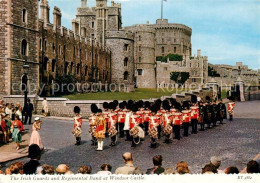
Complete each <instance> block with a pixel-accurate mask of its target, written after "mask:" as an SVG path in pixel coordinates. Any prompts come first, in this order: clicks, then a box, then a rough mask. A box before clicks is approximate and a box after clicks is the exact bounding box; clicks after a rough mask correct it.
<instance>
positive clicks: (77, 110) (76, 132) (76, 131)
mask: <svg viewBox="0 0 260 183" xmlns="http://www.w3.org/2000/svg"><path fill="white" fill-rule="evenodd" d="M74 113H75V117H74V130H73V134H74V136H75V137H76V144H75V145H80V143H81V126H82V118H81V116H80V108H79V107H78V106H75V107H74Z"/></svg>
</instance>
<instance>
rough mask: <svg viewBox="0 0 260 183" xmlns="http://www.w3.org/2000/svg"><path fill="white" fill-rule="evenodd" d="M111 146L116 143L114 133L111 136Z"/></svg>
mask: <svg viewBox="0 0 260 183" xmlns="http://www.w3.org/2000/svg"><path fill="white" fill-rule="evenodd" d="M110 145H111V146H114V145H116V135H114V136H113V137H111V144H110Z"/></svg>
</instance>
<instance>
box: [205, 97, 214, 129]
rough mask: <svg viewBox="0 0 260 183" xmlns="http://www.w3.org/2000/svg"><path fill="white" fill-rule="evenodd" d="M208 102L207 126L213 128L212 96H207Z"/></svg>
mask: <svg viewBox="0 0 260 183" xmlns="http://www.w3.org/2000/svg"><path fill="white" fill-rule="evenodd" d="M206 99H207V102H206V104H205V105H206V116H205V117H206V118H205V119H206V121H205V122H206V123H207V128H208V129H210V128H211V116H212V106H211V104H210V97H208V98H207V97H206Z"/></svg>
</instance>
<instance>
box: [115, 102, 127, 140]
mask: <svg viewBox="0 0 260 183" xmlns="http://www.w3.org/2000/svg"><path fill="white" fill-rule="evenodd" d="M124 108H125V106H124V104H123V103H120V104H119V111H118V113H117V114H118V124H119V137H120V138H124V137H125V135H124V125H125V115H126V110H124Z"/></svg>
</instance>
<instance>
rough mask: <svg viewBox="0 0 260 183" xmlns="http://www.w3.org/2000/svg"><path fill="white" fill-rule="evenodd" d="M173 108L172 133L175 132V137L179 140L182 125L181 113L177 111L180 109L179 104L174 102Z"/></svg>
mask: <svg viewBox="0 0 260 183" xmlns="http://www.w3.org/2000/svg"><path fill="white" fill-rule="evenodd" d="M175 110H176V112H175V113H174V116H173V122H172V123H173V128H174V134H175V137H174V138H175V139H177V140H180V139H181V125H182V114H181V112H180V111H179V110H180V104H179V103H176V104H175Z"/></svg>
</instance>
